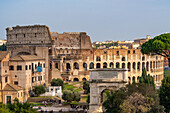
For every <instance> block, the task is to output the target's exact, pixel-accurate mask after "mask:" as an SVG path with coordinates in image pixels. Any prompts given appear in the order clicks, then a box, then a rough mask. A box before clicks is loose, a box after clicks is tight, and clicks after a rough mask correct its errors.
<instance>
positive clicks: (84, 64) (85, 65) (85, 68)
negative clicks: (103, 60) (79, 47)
mask: <svg viewBox="0 0 170 113" xmlns="http://www.w3.org/2000/svg"><path fill="white" fill-rule="evenodd" d="M83 68H84V70H87V63H85V62H84V63H83Z"/></svg>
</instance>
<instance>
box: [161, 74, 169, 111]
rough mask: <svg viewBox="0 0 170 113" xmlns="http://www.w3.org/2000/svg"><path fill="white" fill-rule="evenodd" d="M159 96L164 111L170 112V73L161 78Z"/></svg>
mask: <svg viewBox="0 0 170 113" xmlns="http://www.w3.org/2000/svg"><path fill="white" fill-rule="evenodd" d="M159 97H160V104H161V105H163V106H164V107H165V111H166V112H170V75H169V76H166V77H165V78H164V79H163V81H162V85H161V87H160V92H159Z"/></svg>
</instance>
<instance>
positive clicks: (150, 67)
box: [150, 61, 152, 69]
mask: <svg viewBox="0 0 170 113" xmlns="http://www.w3.org/2000/svg"><path fill="white" fill-rule="evenodd" d="M150 69H152V61H150Z"/></svg>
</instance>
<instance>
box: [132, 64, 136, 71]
mask: <svg viewBox="0 0 170 113" xmlns="http://www.w3.org/2000/svg"><path fill="white" fill-rule="evenodd" d="M133 69H134V70H135V69H136V63H135V62H133Z"/></svg>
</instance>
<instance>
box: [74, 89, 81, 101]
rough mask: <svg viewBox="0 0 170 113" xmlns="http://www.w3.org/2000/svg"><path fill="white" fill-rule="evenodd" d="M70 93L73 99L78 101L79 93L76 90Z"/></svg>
mask: <svg viewBox="0 0 170 113" xmlns="http://www.w3.org/2000/svg"><path fill="white" fill-rule="evenodd" d="M72 93H73V95H74V98H73V100H74V101H77V102H79V101H80V98H81V95H80V93H79V92H77V91H73V92H72Z"/></svg>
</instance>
